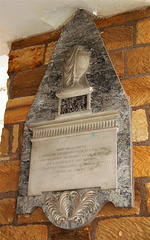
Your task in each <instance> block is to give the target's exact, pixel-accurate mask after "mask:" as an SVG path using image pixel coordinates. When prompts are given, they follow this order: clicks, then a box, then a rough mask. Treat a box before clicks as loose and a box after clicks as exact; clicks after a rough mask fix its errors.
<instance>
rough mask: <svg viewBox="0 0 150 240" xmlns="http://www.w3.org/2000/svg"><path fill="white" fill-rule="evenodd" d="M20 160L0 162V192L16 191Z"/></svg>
mask: <svg viewBox="0 0 150 240" xmlns="http://www.w3.org/2000/svg"><path fill="white" fill-rule="evenodd" d="M19 171H20V161H11V162H6V163H0V192H9V191H17V189H18V179H19Z"/></svg>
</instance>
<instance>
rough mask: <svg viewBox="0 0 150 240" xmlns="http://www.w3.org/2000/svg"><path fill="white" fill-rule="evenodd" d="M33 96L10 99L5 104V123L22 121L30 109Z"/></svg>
mask: <svg viewBox="0 0 150 240" xmlns="http://www.w3.org/2000/svg"><path fill="white" fill-rule="evenodd" d="M33 99H34V96H29V97H22V98H15V99H10V100H9V101H8V102H7V105H6V111H5V117H4V122H5V124H11V123H17V122H24V121H25V120H26V117H27V115H28V112H29V110H30V107H31V104H32V102H33Z"/></svg>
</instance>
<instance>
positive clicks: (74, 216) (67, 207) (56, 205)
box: [46, 191, 96, 225]
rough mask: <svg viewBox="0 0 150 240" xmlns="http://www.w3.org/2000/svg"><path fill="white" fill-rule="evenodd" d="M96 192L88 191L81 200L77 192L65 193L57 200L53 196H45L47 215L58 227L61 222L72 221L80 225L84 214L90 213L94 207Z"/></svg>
mask: <svg viewBox="0 0 150 240" xmlns="http://www.w3.org/2000/svg"><path fill="white" fill-rule="evenodd" d="M95 202H96V192H95V191H89V192H87V193H86V194H85V195H84V196H83V198H81V196H80V194H79V193H78V192H77V191H71V192H69V191H65V192H63V193H62V195H61V196H60V198H59V200H58V199H57V198H56V196H54V195H53V194H48V195H47V196H46V205H47V207H48V214H50V215H51V216H52V217H53V219H54V221H55V222H56V223H57V224H58V225H59V224H61V223H63V222H68V221H73V222H76V223H82V222H83V218H84V215H85V212H86V213H87V212H92V210H93V209H94V208H95V207H96V203H95Z"/></svg>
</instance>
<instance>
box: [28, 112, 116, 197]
mask: <svg viewBox="0 0 150 240" xmlns="http://www.w3.org/2000/svg"><path fill="white" fill-rule="evenodd" d="M118 115H119V114H118ZM116 116H117V113H116V114H115V113H114V114H108V113H106V116H105V118H106V119H107V118H110V119H109V120H105V121H104V120H103V121H102V120H101V119H102V118H104V116H101V114H94V115H92V117H91V118H89V117H88V118H86V119H82V121H81V120H76V121H70V122H68V121H65V124H64V122H63V123H56V121H53V124H51V125H50V126H49V127H48V126H46V128H44V123H43V124H42V126H41V129H40V130H39V124H38V125H37V126H36V124H34V127H31V129H32V130H33V132H34V135H33V139H32V153H31V165H30V176H29V188H28V195H29V196H30V195H31V196H34V195H41V194H42V192H48V191H58V190H68V189H80V188H90V187H101V189H111V188H116V181H117V179H116V178H117V176H116V171H117V126H116V123H117V120H116V119H115V118H114V117H116ZM93 125H95V126H94V129H93ZM53 126H54V127H53ZM42 128H43V129H42ZM62 128H63V131H62ZM79 128H80V130H79ZM38 131H39V133H38ZM48 131H49V134H48ZM50 131H51V133H52V131H53V132H55V134H53V135H52V134H50ZM42 132H44V134H42ZM57 133H58V134H57ZM40 134H41V135H42V136H44V137H38V136H39V135H40ZM48 135H49V136H48ZM49 183H51V184H49Z"/></svg>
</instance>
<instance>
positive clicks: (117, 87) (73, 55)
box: [17, 10, 133, 229]
mask: <svg viewBox="0 0 150 240" xmlns="http://www.w3.org/2000/svg"><path fill="white" fill-rule="evenodd" d="M112 31H113V30H112ZM130 128H131V125H130V105H129V103H128V100H127V98H126V95H125V93H124V90H123V88H122V86H121V83H120V81H119V79H118V77H117V75H116V72H115V69H114V67H113V65H112V63H111V61H110V59H109V56H108V53H107V51H106V49H105V46H104V43H103V42H102V40H101V37H100V35H99V32H98V30H97V27H96V25H95V24H94V23H93V21H92V16H91V15H89V14H88V13H87V12H85V11H82V10H80V11H77V13H76V14H75V16H74V17H73V19H72V20H71V21H70V22H69V23H68V24H67V25H66V26H65V28H64V30H63V31H62V33H61V36H60V38H59V40H58V43H57V45H56V48H55V50H54V53H53V55H52V57H51V60H50V62H49V64H48V67H47V70H46V72H45V75H44V77H43V79H42V82H41V84H40V87H39V89H38V92H37V94H36V96H35V99H34V101H33V104H32V106H31V109H30V112H29V114H28V116H27V119H26V122H25V127H24V136H23V147H22V156H21V167H20V178H19V191H18V200H17V213H18V214H22V213H24V214H28V213H31V212H32V210H33V208H35V207H41V208H42V209H43V211H44V212H45V214H46V216H47V217H48V218H49V220H50V221H51V222H52V223H53V224H55V225H56V226H58V227H60V228H65V229H74V228H78V227H81V226H84V225H85V224H87V223H88V222H90V221H91V220H92V219H93V218H94V217H95V215H96V214H97V212H98V211H99V210H100V208H102V206H103V205H104V204H105V203H106V202H109V201H110V202H113V203H114V205H115V206H116V207H125V208H126V207H132V206H133V192H132V151H131V129H130Z"/></svg>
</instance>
